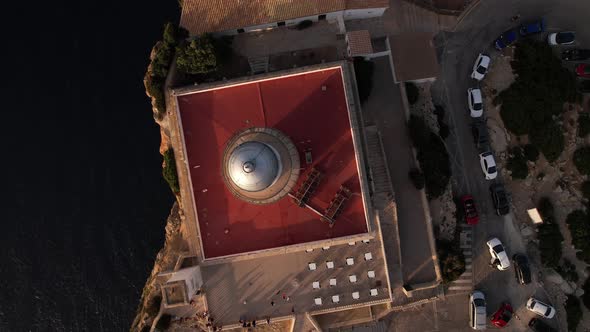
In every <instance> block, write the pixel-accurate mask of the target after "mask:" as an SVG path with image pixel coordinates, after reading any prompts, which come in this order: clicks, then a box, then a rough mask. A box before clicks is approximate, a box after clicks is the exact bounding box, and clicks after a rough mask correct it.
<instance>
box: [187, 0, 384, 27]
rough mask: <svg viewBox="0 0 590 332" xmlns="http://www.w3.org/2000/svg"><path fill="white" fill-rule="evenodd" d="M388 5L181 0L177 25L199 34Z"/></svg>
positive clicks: (340, 0)
mask: <svg viewBox="0 0 590 332" xmlns="http://www.w3.org/2000/svg"><path fill="white" fill-rule="evenodd" d="M388 6H389V5H388V1H385V0H224V1H217V0H184V1H183V4H182V14H181V17H180V25H181V26H182V27H184V28H185V29H187V30H188V31H189V33H190V34H191V35H198V34H201V33H205V32H218V31H226V30H232V29H238V28H243V27H249V26H255V25H260V24H266V23H273V22H280V21H285V20H289V19H294V18H298V17H305V16H314V15H320V14H326V13H331V12H336V11H340V10H345V9H361V8H386V7H388Z"/></svg>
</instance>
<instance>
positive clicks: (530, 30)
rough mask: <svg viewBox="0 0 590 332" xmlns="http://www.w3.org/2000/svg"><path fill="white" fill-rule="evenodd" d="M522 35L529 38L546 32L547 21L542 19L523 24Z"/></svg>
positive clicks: (521, 27)
mask: <svg viewBox="0 0 590 332" xmlns="http://www.w3.org/2000/svg"><path fill="white" fill-rule="evenodd" d="M519 31H520V35H521V36H528V35H532V34H534V33H539V32H543V31H545V19H544V18H542V19H540V20H539V21H536V22H531V23H527V24H523V25H521V26H520V30H519Z"/></svg>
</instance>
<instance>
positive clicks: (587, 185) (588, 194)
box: [582, 180, 590, 200]
mask: <svg viewBox="0 0 590 332" xmlns="http://www.w3.org/2000/svg"><path fill="white" fill-rule="evenodd" d="M582 195H584V198H586V199H588V200H590V180H586V181H584V182H583V183H582Z"/></svg>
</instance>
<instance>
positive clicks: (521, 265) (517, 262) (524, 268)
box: [512, 254, 531, 285]
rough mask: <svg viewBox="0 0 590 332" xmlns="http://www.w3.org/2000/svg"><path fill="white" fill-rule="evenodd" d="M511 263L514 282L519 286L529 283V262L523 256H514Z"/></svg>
mask: <svg viewBox="0 0 590 332" xmlns="http://www.w3.org/2000/svg"><path fill="white" fill-rule="evenodd" d="M512 263H513V264H514V274H515V276H516V281H518V283H519V284H521V285H527V284H530V283H531V268H530V267H529V260H528V259H527V258H526V256H525V255H523V254H515V255H514V256H512Z"/></svg>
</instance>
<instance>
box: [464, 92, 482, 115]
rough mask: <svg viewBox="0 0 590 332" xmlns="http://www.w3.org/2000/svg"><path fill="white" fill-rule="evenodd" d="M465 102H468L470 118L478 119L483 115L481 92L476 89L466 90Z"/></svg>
mask: <svg viewBox="0 0 590 332" xmlns="http://www.w3.org/2000/svg"><path fill="white" fill-rule="evenodd" d="M467 101H468V102H469V112H470V114H471V117H472V118H479V117H481V116H482V115H483V98H482V97H481V90H480V89H478V88H469V89H467Z"/></svg>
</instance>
